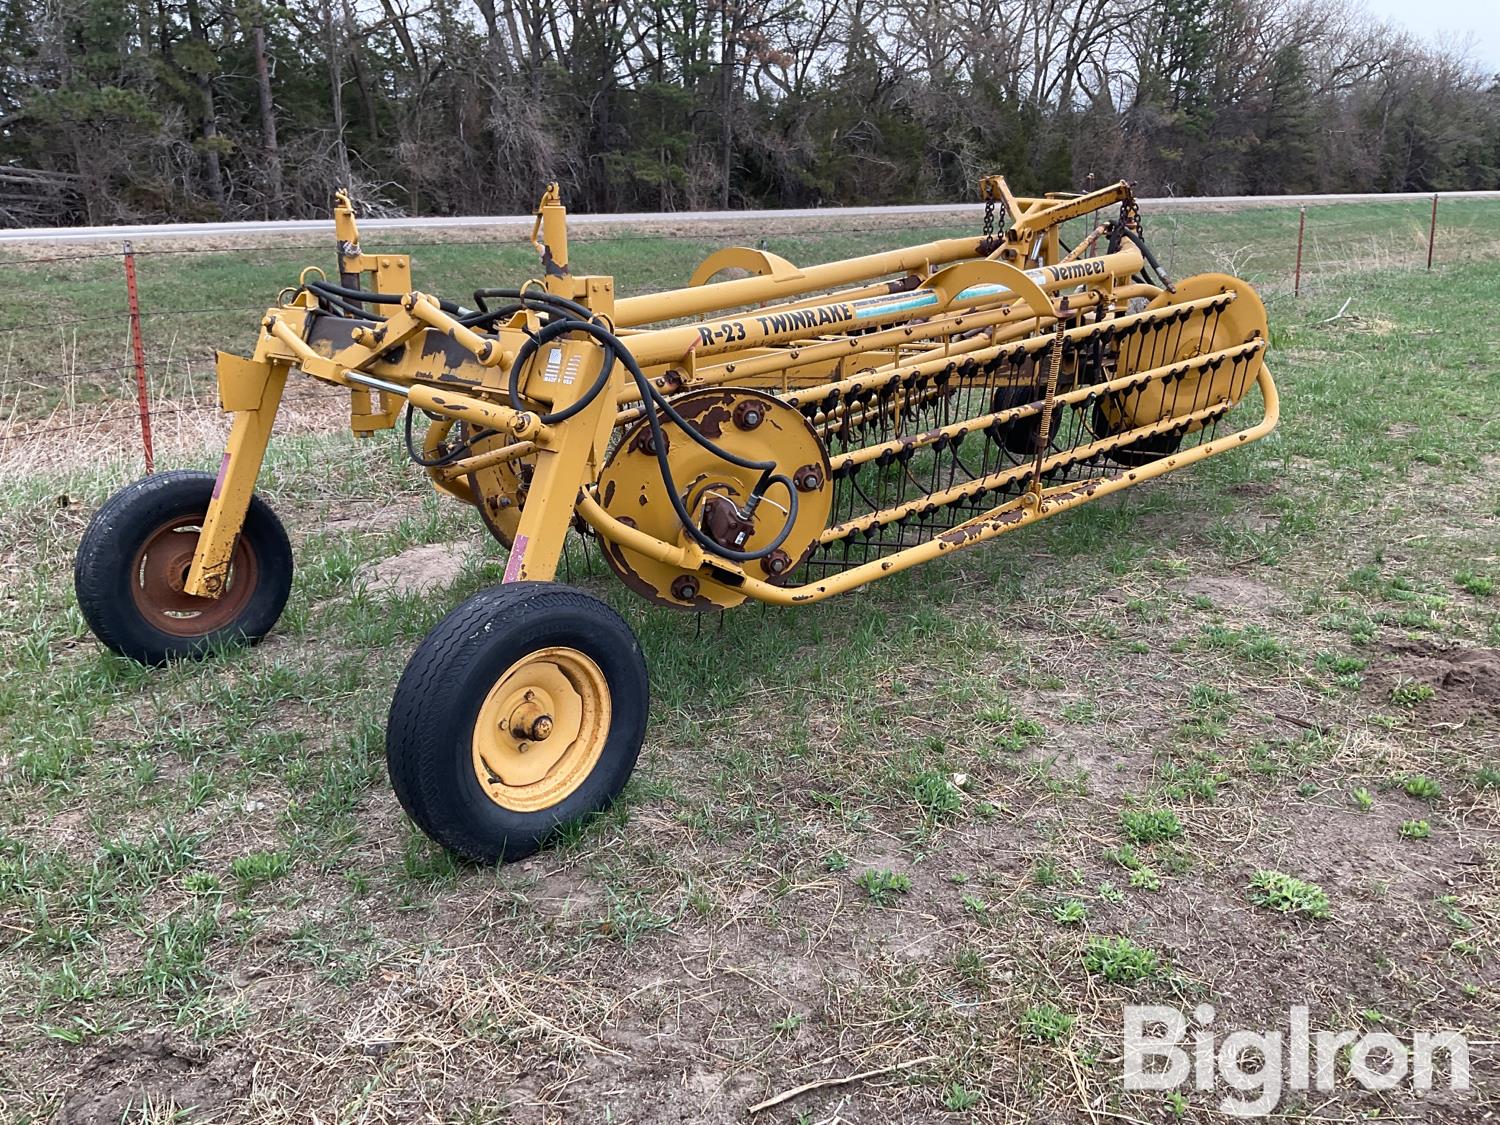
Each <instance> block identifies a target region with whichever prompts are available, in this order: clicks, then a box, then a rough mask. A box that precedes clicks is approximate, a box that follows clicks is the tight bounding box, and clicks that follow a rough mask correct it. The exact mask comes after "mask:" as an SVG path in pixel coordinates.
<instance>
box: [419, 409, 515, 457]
mask: <svg viewBox="0 0 1500 1125" xmlns="http://www.w3.org/2000/svg"><path fill="white" fill-rule="evenodd" d="M413 413H414V412H413V410H412V405H411V403H409V402H408V403H407V404H406V455H407V456H408V457H410V458H411V460H412V463H413V464H415V465H420V466H421V467H422V468H424V469H436V468H440V467H442V466H443V465H451V464H452V463H453V462H455V461H457V460H459V459H460V458H462V457H467V456H468V455H469V450H470V449H471V448H472V447H473V445H474V443H475V442H476V441H478V440H480V439H481V438H486V437H489V436H490V435H491V434H493V433H495V431H494V430H480V431H479V432H478V433H476V434H474V435H473V436H472V437H470V438H469V439H468V440H467V441H465V442H463V443H462V444H461V445H459V446H458V448H456V449H452V450H450V451H448V452H447V453H445V454H443V455H442V456H441V457H435V458H427V457H424V456H422V454H421V453H420V452H418V451H417V443H416V441H415V439H414V438H413V436H412V432H411V419H412V414H413Z"/></svg>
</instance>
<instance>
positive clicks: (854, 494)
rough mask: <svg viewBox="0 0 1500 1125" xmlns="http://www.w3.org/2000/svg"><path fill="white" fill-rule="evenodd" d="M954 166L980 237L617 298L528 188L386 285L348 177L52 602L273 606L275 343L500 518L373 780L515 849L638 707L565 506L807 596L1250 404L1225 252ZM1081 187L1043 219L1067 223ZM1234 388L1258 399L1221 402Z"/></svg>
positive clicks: (1254, 327) (130, 631) (750, 580)
mask: <svg viewBox="0 0 1500 1125" xmlns="http://www.w3.org/2000/svg"><path fill="white" fill-rule="evenodd" d="M980 189H981V196H982V198H983V199H984V200H985V201H986V211H985V223H984V228H983V231H982V232H981V234H980V235H978V236H977V237H967V238H952V239H944V240H940V241H936V242H929V243H925V244H922V245H918V246H911V247H907V248H905V249H901V250H893V251H890V252H887V253H880V254H872V255H869V256H866V257H860V258H852V259H848V260H845V261H838V262H831V263H828V264H826V265H820V266H807V267H798V266H796V265H794V264H792V263H791V262H789V261H787V260H786V259H784V258H781V257H778V256H777V255H775V254H770V253H767V252H765V251H760V250H752V249H748V248H744V247H731V248H727V249H724V250H720V251H718V252H716V253H714V254H712V255H710V256H709V258H708V259H707V260H706V261H704V262H703V264H702V265H701V266H699V267H698V269H697V270H696V272H695V273H694V274H693V277H692V279H691V281H690V283H689V284H688V286H687V287H686V288H683V289H677V290H672V291H670V292H664V293H655V294H648V295H644V296H634V297H623V296H620V295H619V294H618V293H617V292H616V289H615V284H614V280H613V279H612V278H609V277H601V276H589V275H581V274H575V273H574V272H573V271H572V269H571V265H570V258H569V253H568V238H567V225H566V213H565V211H564V208H563V206H562V204H561V201H560V199H559V196H558V191H557V187H556V185H552V186H551V187H549V188H548V190H547V192H546V194H545V196H544V197H543V199H542V202H541V204H540V206H539V207H538V210H537V214H536V226H535V229H534V231H533V234H532V242H533V244H534V245H535V246H536V248H537V250H538V253H539V254H540V259H541V265H542V270H543V277H542V278H541V279H540V280H535V281H529V282H527V283H526V284H525V285H522V286H520V287H518V288H512V289H481V290H477V291H476V292H475V293H474V294H473V296H472V298H471V299H470V304H471V305H472V307H467V306H465V305H460V304H458V303H456V302H454V301H450V300H445V299H439V298H436V297H433V296H430V295H428V294H425V293H422V292H420V291H418V290H416V289H413V287H412V283H411V268H410V261H409V259H408V258H407V257H406V256H404V255H399V254H384V253H377V254H371V253H366V252H365V251H363V250H362V249H361V246H360V241H359V234H358V231H357V229H356V224H355V217H354V211H353V208H352V206H351V205H350V201H349V200H348V198H347V197H346V196H343V195H340V197H339V198H338V200H337V201H336V206H335V212H334V222H335V228H336V234H337V238H338V281H337V282H331V281H328V280H326V279H325V277H324V276H323V274H322V273H321V271H318V270H317V269H315V268H309V269H308V270H304V271H303V274H302V276H301V278H300V281H299V284H298V285H296V286H295V287H292V288H289V289H288V290H286V291H284V292H283V294H282V297H281V300H280V301H279V303H278V304H277V305H276V306H275V307H274V308H271V309H269V310H267V312H266V315H265V317H264V319H263V320H262V322H261V332H260V337H259V340H258V342H257V345H256V348H255V352H254V355H253V356H251V357H249V358H242V357H239V356H233V355H229V354H226V353H222V352H221V353H220V355H219V362H218V378H219V389H220V397H221V400H222V405H223V408H224V409H225V410H226V411H228V412H230V413H231V414H232V415H233V426H232V429H231V433H230V438H229V443H228V448H227V450H226V451H225V454H224V459H223V462H222V464H221V467H220V469H219V472H218V475H217V477H213V476H209V475H207V474H199V473H178V472H174V473H164V474H158V475H156V476H152V477H147V478H146V479H145V480H143V481H140V482H138V483H136V484H134V485H131V486H129V487H128V488H126V489H124V490H122V491H121V492H119V493H117V494H116V495H115V496H114V497H112V498H111V499H110V500H109V501H108V502H107V503H106V504H105V505H104V506H103V507H102V508H101V509H100V511H99V513H98V514H97V515H96V517H95V519H94V521H93V523H92V524H91V525H90V527H89V529H88V531H87V532H86V534H85V536H84V539H83V542H82V543H81V544H80V548H79V557H78V562H77V568H76V574H77V590H78V598H79V604H80V606H81V607H82V609H83V612H84V614H85V616H86V617H87V618H88V621H89V623H90V625H91V626H92V627H93V629H94V631H95V633H96V634H97V635H98V636H99V637H100V639H101V640H103V641H104V643H105V644H107V645H109V646H110V647H111V648H113V649H115V650H116V651H118V652H121V653H124V654H126V655H128V656H131V657H133V658H135V659H138V660H142V661H146V662H153V663H156V662H162V661H166V660H169V659H173V658H176V657H182V656H193V655H198V654H201V653H203V652H205V651H207V650H208V649H209V648H211V647H212V646H213V645H214V644H216V643H218V642H220V641H222V640H225V639H248V640H251V641H254V640H257V639H259V638H260V637H261V636H263V635H264V634H265V633H267V632H268V631H269V630H270V629H271V628H272V627H273V625H274V624H275V622H276V620H277V618H278V616H279V615H280V613H281V610H282V608H283V606H284V604H285V601H286V598H287V594H288V591H289V589H290V583H291V569H292V562H291V551H290V547H289V545H288V541H287V537H286V533H285V531H284V530H283V529H282V527H281V525H280V523H279V521H278V520H277V519H276V517H275V515H274V514H273V513H272V512H271V510H270V508H269V507H268V506H267V505H266V504H265V503H264V501H263V500H262V499H260V498H259V497H257V496H255V495H254V488H255V482H256V478H257V476H258V475H259V472H260V467H261V461H262V458H263V456H264V453H265V450H266V445H267V440H268V438H269V436H270V433H271V428H272V423H273V420H274V419H275V416H276V412H277V407H278V405H279V403H280V401H281V397H282V391H283V388H284V386H285V383H286V380H287V377H288V375H289V373H290V372H292V371H294V370H295V371H300V372H301V373H302V374H304V375H307V376H310V377H312V378H314V379H318V380H321V381H322V382H325V383H330V384H334V385H336V386H339V387H342V388H346V389H347V390H348V391H349V397H350V403H351V416H350V423H351V427H352V429H353V430H354V432H355V433H356V434H369V433H372V432H374V431H376V430H382V429H391V428H393V427H399V428H400V429H401V430H402V431H403V434H404V437H405V440H406V443H407V447H408V451H409V452H410V455H411V457H412V459H413V461H415V462H416V463H417V464H418V465H420V466H421V467H422V468H423V469H424V470H425V471H426V472H427V474H428V475H429V476H430V477H431V479H432V482H433V484H434V486H435V487H437V488H438V489H440V490H441V491H443V492H444V493H447V494H449V495H451V496H453V497H455V498H457V499H459V500H462V501H464V502H465V503H468V504H472V505H473V506H474V507H475V508H477V509H478V511H479V515H480V517H481V518H482V519H483V521H484V523H485V524H486V526H487V527H488V528H489V529H490V531H491V532H492V533H493V534H494V535H495V537H496V538H497V539H499V540H500V541H501V542H502V543H504V544H505V545H506V546H507V547H508V548H509V556H508V561H507V565H506V569H505V578H504V583H503V584H502V585H500V586H498V587H495V588H493V589H491V590H487V591H484V592H482V593H480V594H478V595H476V596H475V597H473V598H471V599H470V600H469V601H467V602H465V603H464V604H463V605H461V606H459V607H458V608H457V609H455V610H454V611H453V612H452V613H451V614H450V615H449V616H448V617H447V618H446V619H445V620H444V621H443V622H442V623H440V624H439V625H438V627H437V628H436V629H434V630H433V632H432V633H431V634H429V635H428V637H427V638H426V639H425V640H424V641H423V642H422V644H421V646H420V647H419V648H418V650H417V652H416V653H415V655H413V657H412V659H411V662H410V663H409V665H408V667H407V670H406V673H405V674H404V675H403V677H402V680H401V683H400V685H399V686H398V688H397V691H396V695H395V699H394V701H393V703H392V708H391V715H390V721H389V724H388V728H387V757H388V764H389V766H390V772H391V778H392V782H393V785H394V787H395V789H396V792H397V795H398V796H399V798H400V799H401V802H402V804H403V806H404V807H405V808H406V810H407V811H408V813H409V814H410V815H411V816H412V818H413V819H414V820H415V821H416V822H417V824H418V825H420V826H421V827H422V828H423V829H424V830H425V831H426V832H428V833H429V834H430V835H431V836H433V837H434V838H435V839H437V840H439V841H440V842H441V843H443V844H445V845H446V846H448V847H449V848H451V849H453V850H454V851H456V852H458V853H460V854H462V855H464V856H467V857H470V858H473V859H476V860H481V861H495V860H497V859H502V858H516V857H518V856H521V855H525V854H527V853H529V852H530V851H532V850H534V849H535V848H536V847H538V846H539V845H540V844H541V843H542V842H543V841H544V840H545V839H546V838H547V837H548V836H549V835H550V834H551V833H553V832H554V831H555V830H556V828H557V827H558V826H559V825H561V824H564V823H567V822H569V821H572V820H575V819H577V818H578V817H580V816H583V815H585V814H587V813H589V812H591V811H594V810H597V809H600V808H602V807H604V805H606V804H607V803H608V802H609V801H610V800H611V799H613V797H614V796H615V795H616V794H617V793H618V792H619V790H620V788H621V787H622V786H623V785H624V783H625V780H626V778H627V777H628V776H629V774H630V771H631V769H632V768H633V766H634V763H635V759H636V755H637V753H638V751H639V748H640V744H641V740H642V738H643V736H644V731H645V722H646V697H647V679H646V670H645V664H644V660H643V658H642V656H641V653H640V648H639V646H638V645H637V643H636V641H635V638H634V637H633V635H632V634H631V632H630V630H629V628H628V627H627V626H626V624H625V623H624V621H623V620H622V619H621V618H620V617H619V616H618V615H617V614H615V613H614V611H613V610H611V609H610V608H609V607H607V606H605V605H604V604H603V603H602V602H600V601H598V600H597V599H594V598H592V597H589V596H587V595H585V594H582V593H580V592H578V591H576V590H571V589H569V588H568V587H566V586H563V585H559V584H556V583H555V582H554V579H555V578H556V574H557V570H558V566H559V562H560V560H561V559H562V557H563V554H564V551H565V547H566V543H567V540H568V537H569V536H570V535H581V536H584V537H586V538H590V539H594V540H597V542H598V544H599V546H600V548H601V551H602V554H603V557H604V558H605V560H606V561H607V563H608V565H609V567H610V568H611V569H612V570H613V571H614V572H615V573H616V574H618V575H619V576H620V578H621V579H623V580H624V582H625V583H626V584H627V585H628V586H630V587H631V588H632V589H633V590H635V591H636V592H638V593H640V594H642V595H644V596H645V597H647V598H649V599H650V600H652V601H653V602H656V603H657V604H659V605H665V606H672V607H676V608H680V609H686V610H695V611H702V610H708V609H719V608H726V607H730V606H733V605H736V604H738V603H740V602H742V601H744V600H745V599H747V598H749V599H754V600H756V601H760V602H768V603H771V604H774V605H783V606H791V605H799V604H803V603H809V602H816V601H820V600H822V599H824V598H826V597H830V596H832V595H834V594H838V593H841V592H844V591H847V590H851V589H853V588H855V587H857V586H860V585H863V584H864V583H866V582H870V581H873V580H875V579H877V578H880V577H883V576H885V575H888V574H894V573H896V572H898V571H901V570H905V569H906V568H908V567H911V566H914V565H916V564H918V563H922V562H925V561H927V560H929V559H933V558H936V557H937V556H939V555H942V554H945V553H949V552H953V551H958V550H962V549H964V548H966V547H971V546H974V545H976V544H979V543H982V542H984V541H985V540H988V539H992V538H994V537H996V536H998V535H1002V534H1005V533H1006V532H1009V531H1014V530H1016V529H1018V528H1021V527H1024V526H1026V525H1027V524H1030V523H1034V522H1036V521H1037V520H1041V519H1045V518H1047V517H1049V516H1052V515H1055V514H1057V513H1058V512H1062V511H1065V510H1067V509H1069V508H1073V507H1077V506H1078V505H1080V504H1085V503H1088V502H1089V501H1091V500H1096V499H1099V498H1100V497H1103V496H1106V495H1109V494H1110V493H1112V492H1117V491H1119V490H1120V489H1123V488H1129V487H1131V486H1132V485H1135V484H1140V483H1142V482H1144V481H1147V480H1150V479H1151V478H1153V477H1157V476H1161V475H1162V474H1164V473H1168V472H1172V471H1173V470H1176V469H1181V468H1184V467H1186V466H1188V465H1191V464H1193V463H1194V462H1197V461H1201V460H1203V459H1204V458H1207V457H1212V456H1214V455H1216V454H1218V453H1222V452H1225V451H1226V450H1229V449H1232V448H1234V447H1236V446H1239V445H1243V444H1245V443H1246V442H1250V441H1254V440H1256V439H1257V438H1260V437H1263V436H1264V435H1265V434H1267V433H1268V432H1270V430H1271V429H1272V428H1273V427H1274V426H1275V424H1276V417H1277V395H1276V388H1275V386H1274V384H1273V383H1272V381H1271V376H1270V373H1269V371H1268V370H1267V369H1266V366H1265V362H1264V352H1265V348H1266V342H1267V328H1266V315H1265V309H1264V307H1263V305H1262V304H1261V302H1260V299H1259V298H1258V297H1257V296H1256V294H1255V292H1254V290H1253V289H1251V287H1250V286H1249V285H1247V284H1246V283H1245V282H1243V281H1241V280H1238V279H1236V278H1233V277H1229V276H1226V275H1223V274H1202V275H1198V276H1195V277H1190V278H1186V279H1184V280H1181V281H1178V282H1176V283H1175V284H1174V283H1172V282H1170V281H1169V280H1168V279H1167V278H1166V277H1165V276H1164V275H1163V274H1162V273H1161V271H1160V269H1159V267H1158V266H1157V264H1156V262H1155V259H1154V258H1153V257H1152V255H1151V252H1150V250H1149V249H1148V247H1147V244H1146V242H1145V239H1144V236H1143V233H1142V227H1141V221H1140V216H1139V213H1138V211H1137V209H1136V206H1135V203H1134V200H1133V199H1132V197H1131V193H1130V189H1129V187H1128V185H1126V184H1124V183H1119V184H1114V185H1112V186H1110V187H1106V188H1103V189H1101V190H1098V191H1094V192H1091V193H1089V194H1086V195H1078V196H1072V195H1054V196H1047V197H1045V198H1017V197H1015V196H1014V195H1012V193H1011V192H1010V190H1009V188H1008V186H1007V185H1006V183H1005V181H1004V180H1003V179H1002V178H1000V177H987V178H986V179H984V180H982V181H981V184H980ZM1115 205H1118V206H1119V213H1118V217H1115V218H1108V219H1103V220H1102V221H1100V220H1099V218H1098V216H1099V213H1101V212H1102V210H1103V209H1104V208H1106V207H1113V206H1115ZM1085 218H1089V219H1090V220H1091V222H1092V223H1093V226H1092V230H1091V231H1090V233H1089V234H1088V236H1087V237H1086V238H1084V239H1082V240H1081V241H1080V242H1079V243H1078V245H1076V246H1075V247H1073V248H1071V249H1069V248H1067V247H1066V246H1065V245H1064V243H1063V242H1062V240H1061V233H1062V227H1063V224H1064V223H1065V222H1068V221H1069V220H1075V219H1085ZM726 271H732V272H734V273H737V274H739V275H741V276H738V277H734V278H730V279H728V280H722V279H719V278H720V275H722V274H724V273H725V272H726ZM1153 279H1154V280H1153ZM1252 387H1255V388H1258V390H1259V395H1260V399H1261V403H1262V412H1261V415H1260V417H1259V419H1258V420H1255V421H1254V422H1253V423H1251V424H1238V419H1237V418H1236V419H1235V420H1234V421H1230V420H1229V416H1230V415H1231V413H1233V412H1234V410H1235V407H1236V405H1237V404H1238V403H1239V402H1240V400H1241V399H1242V398H1243V397H1244V396H1245V395H1246V394H1247V393H1248V392H1249V391H1250V390H1251V388H1252ZM423 425H425V429H422V430H421V431H420V432H419V430H418V427H419V426H423Z"/></svg>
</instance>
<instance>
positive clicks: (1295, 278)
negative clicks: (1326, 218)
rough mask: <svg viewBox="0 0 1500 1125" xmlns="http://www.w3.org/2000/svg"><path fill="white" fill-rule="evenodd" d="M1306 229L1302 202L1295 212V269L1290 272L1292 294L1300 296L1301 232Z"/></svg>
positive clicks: (1305, 213)
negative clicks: (1293, 271)
mask: <svg viewBox="0 0 1500 1125" xmlns="http://www.w3.org/2000/svg"><path fill="white" fill-rule="evenodd" d="M1306 230H1307V205H1306V204H1303V206H1302V207H1301V208H1299V209H1298V213H1297V269H1296V272H1295V273H1293V274H1292V296H1293V297H1300V296H1302V234H1303V232H1304V231H1306Z"/></svg>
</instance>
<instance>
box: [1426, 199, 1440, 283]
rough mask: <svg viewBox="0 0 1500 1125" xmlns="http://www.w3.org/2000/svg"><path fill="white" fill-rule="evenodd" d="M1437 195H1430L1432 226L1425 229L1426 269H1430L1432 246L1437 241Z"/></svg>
mask: <svg viewBox="0 0 1500 1125" xmlns="http://www.w3.org/2000/svg"><path fill="white" fill-rule="evenodd" d="M1437 201H1438V193H1437V192H1433V193H1432V225H1431V226H1429V227H1428V228H1427V268H1428V269H1429V270H1431V269H1432V244H1433V243H1434V242H1436V241H1437Z"/></svg>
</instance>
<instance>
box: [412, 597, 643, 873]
mask: <svg viewBox="0 0 1500 1125" xmlns="http://www.w3.org/2000/svg"><path fill="white" fill-rule="evenodd" d="M648 708H649V686H648V682H647V676H646V661H645V657H644V656H643V655H642V653H641V648H640V645H639V643H638V642H637V641H636V639H635V636H634V634H632V633H631V631H630V627H629V626H628V625H627V624H626V623H625V622H624V620H623V619H621V617H620V615H619V614H617V613H616V612H615V611H614V610H613V609H611V608H610V607H609V606H607V605H605V604H604V603H603V602H600V601H599V600H597V599H596V598H592V597H590V596H588V595H587V594H584V593H581V592H579V591H577V590H573V589H570V588H568V587H566V586H561V585H557V584H554V583H550V582H516V583H510V584H507V585H503V586H496V587H492V588H491V589H488V590H483V591H481V592H480V593H478V594H475V595H474V596H473V597H472V598H470V599H469V600H468V601H466V602H464V603H463V604H462V605H460V606H459V607H458V608H457V609H455V610H454V611H453V612H452V613H450V614H449V615H448V616H447V617H445V618H444V619H443V620H442V621H441V622H439V623H438V625H437V627H436V628H435V629H433V630H432V632H431V633H429V634H428V635H427V637H426V638H425V639H424V640H423V641H422V643H421V645H420V646H418V648H417V651H416V652H415V653H413V654H412V658H411V660H410V662H409V663H408V664H407V666H406V671H405V672H404V673H403V674H402V676H401V682H400V683H399V684H397V685H396V694H395V698H394V699H393V700H392V702H391V713H390V719H389V722H388V723H387V726H386V743H385V746H386V766H387V768H388V770H389V771H390V776H391V785H392V787H393V788H394V789H395V791H396V797H397V799H398V800H399V801H400V802H401V807H402V808H403V809H405V810H406V813H407V815H408V816H410V817H411V819H412V820H413V821H414V822H415V823H416V825H417V827H418V828H420V829H421V830H422V831H423V832H425V833H426V834H427V835H428V836H430V837H431V838H432V839H433V840H435V841H437V842H438V843H439V844H441V845H442V846H443V847H445V848H447V849H448V850H449V851H451V852H454V853H456V854H457V855H459V856H462V857H463V858H465V859H469V860H473V861H475V862H477V863H486V864H489V863H497V862H505V861H511V860H517V859H522V858H524V857H525V856H528V855H531V854H532V853H533V852H535V851H536V850H537V849H538V848H540V847H541V846H542V845H543V844H544V843H546V842H547V841H548V840H549V839H550V838H551V837H552V836H554V835H555V834H556V833H557V831H558V830H559V829H560V828H562V827H563V826H565V825H568V824H571V823H574V822H576V821H578V820H581V819H582V818H584V817H587V816H589V815H590V814H592V813H596V812H599V811H601V810H603V809H605V808H607V807H608V806H609V805H610V804H611V803H612V802H613V801H614V799H615V798H616V797H617V796H618V795H619V793H620V790H621V789H623V788H624V787H625V782H626V781H627V780H628V779H629V777H630V774H631V771H632V770H633V769H634V768H635V762H636V758H637V757H638V756H639V754H640V749H641V742H642V740H643V739H644V738H645V733H646V718H647V712H648Z"/></svg>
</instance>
